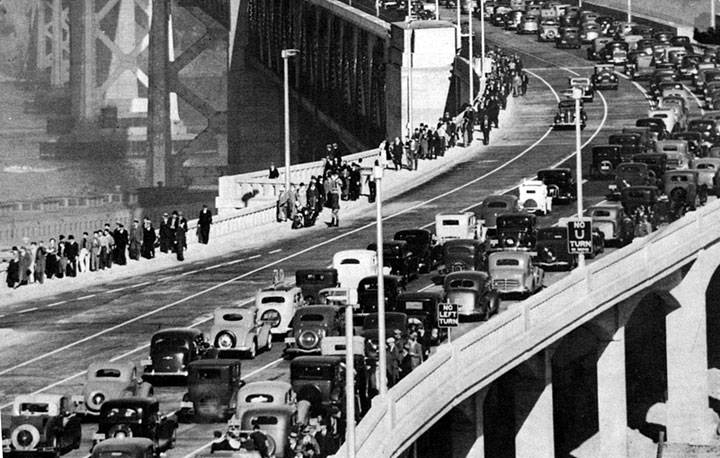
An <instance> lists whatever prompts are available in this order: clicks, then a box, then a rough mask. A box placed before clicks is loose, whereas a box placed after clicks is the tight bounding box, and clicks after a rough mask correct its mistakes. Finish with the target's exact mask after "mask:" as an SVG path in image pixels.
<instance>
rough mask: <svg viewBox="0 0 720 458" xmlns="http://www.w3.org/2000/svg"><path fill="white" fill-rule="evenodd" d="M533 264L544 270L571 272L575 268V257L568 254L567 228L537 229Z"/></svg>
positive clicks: (576, 260)
mask: <svg viewBox="0 0 720 458" xmlns="http://www.w3.org/2000/svg"><path fill="white" fill-rule="evenodd" d="M535 262H536V264H537V265H539V266H541V267H543V268H545V269H547V268H557V269H566V270H571V269H574V268H575V267H576V266H577V263H578V258H577V255H574V254H570V253H569V252H568V230H567V227H561V226H553V227H543V228H540V229H538V233H537V257H536V259H535Z"/></svg>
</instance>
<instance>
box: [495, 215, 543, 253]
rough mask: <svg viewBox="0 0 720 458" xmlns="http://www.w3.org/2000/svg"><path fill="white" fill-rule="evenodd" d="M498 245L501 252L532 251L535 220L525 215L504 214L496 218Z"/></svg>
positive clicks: (534, 238) (532, 216)
mask: <svg viewBox="0 0 720 458" xmlns="http://www.w3.org/2000/svg"><path fill="white" fill-rule="evenodd" d="M497 226H498V229H497V230H498V244H497V248H498V249H501V250H533V249H534V248H535V240H536V237H535V236H536V232H537V218H536V217H535V215H528V214H526V213H506V214H504V215H500V216H498V218H497Z"/></svg>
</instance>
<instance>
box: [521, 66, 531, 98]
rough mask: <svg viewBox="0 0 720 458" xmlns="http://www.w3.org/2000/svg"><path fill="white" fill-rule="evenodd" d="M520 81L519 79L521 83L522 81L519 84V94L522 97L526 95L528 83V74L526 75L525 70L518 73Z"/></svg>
mask: <svg viewBox="0 0 720 458" xmlns="http://www.w3.org/2000/svg"><path fill="white" fill-rule="evenodd" d="M520 79H521V81H522V83H521V85H520V93H521V94H522V95H525V93H527V87H528V82H529V81H528V74H527V72H526V71H525V70H523V71H521V72H520Z"/></svg>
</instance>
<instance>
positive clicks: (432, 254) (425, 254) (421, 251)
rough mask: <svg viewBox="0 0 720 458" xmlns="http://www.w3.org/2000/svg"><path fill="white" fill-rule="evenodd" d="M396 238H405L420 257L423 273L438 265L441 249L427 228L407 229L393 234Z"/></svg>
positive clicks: (409, 246) (420, 267) (420, 266)
mask: <svg viewBox="0 0 720 458" xmlns="http://www.w3.org/2000/svg"><path fill="white" fill-rule="evenodd" d="M393 239H394V240H404V241H405V242H407V245H408V248H409V249H410V251H412V252H413V253H414V254H415V256H416V257H417V259H418V265H419V269H420V272H421V273H428V272H430V271H431V270H432V269H434V268H435V266H437V264H438V262H439V259H440V250H439V247H438V246H436V244H435V240H434V238H433V235H432V232H430V231H428V230H426V229H405V230H402V231H398V232H396V233H395V235H394V236H393Z"/></svg>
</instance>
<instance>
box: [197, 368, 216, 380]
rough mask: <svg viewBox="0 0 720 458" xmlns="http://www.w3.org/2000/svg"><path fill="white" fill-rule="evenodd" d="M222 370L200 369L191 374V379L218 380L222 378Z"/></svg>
mask: <svg viewBox="0 0 720 458" xmlns="http://www.w3.org/2000/svg"><path fill="white" fill-rule="evenodd" d="M222 373H223V371H222V369H220V368H206V367H203V368H200V369H197V371H195V373H194V374H191V378H193V379H195V380H218V379H220V378H222Z"/></svg>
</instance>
